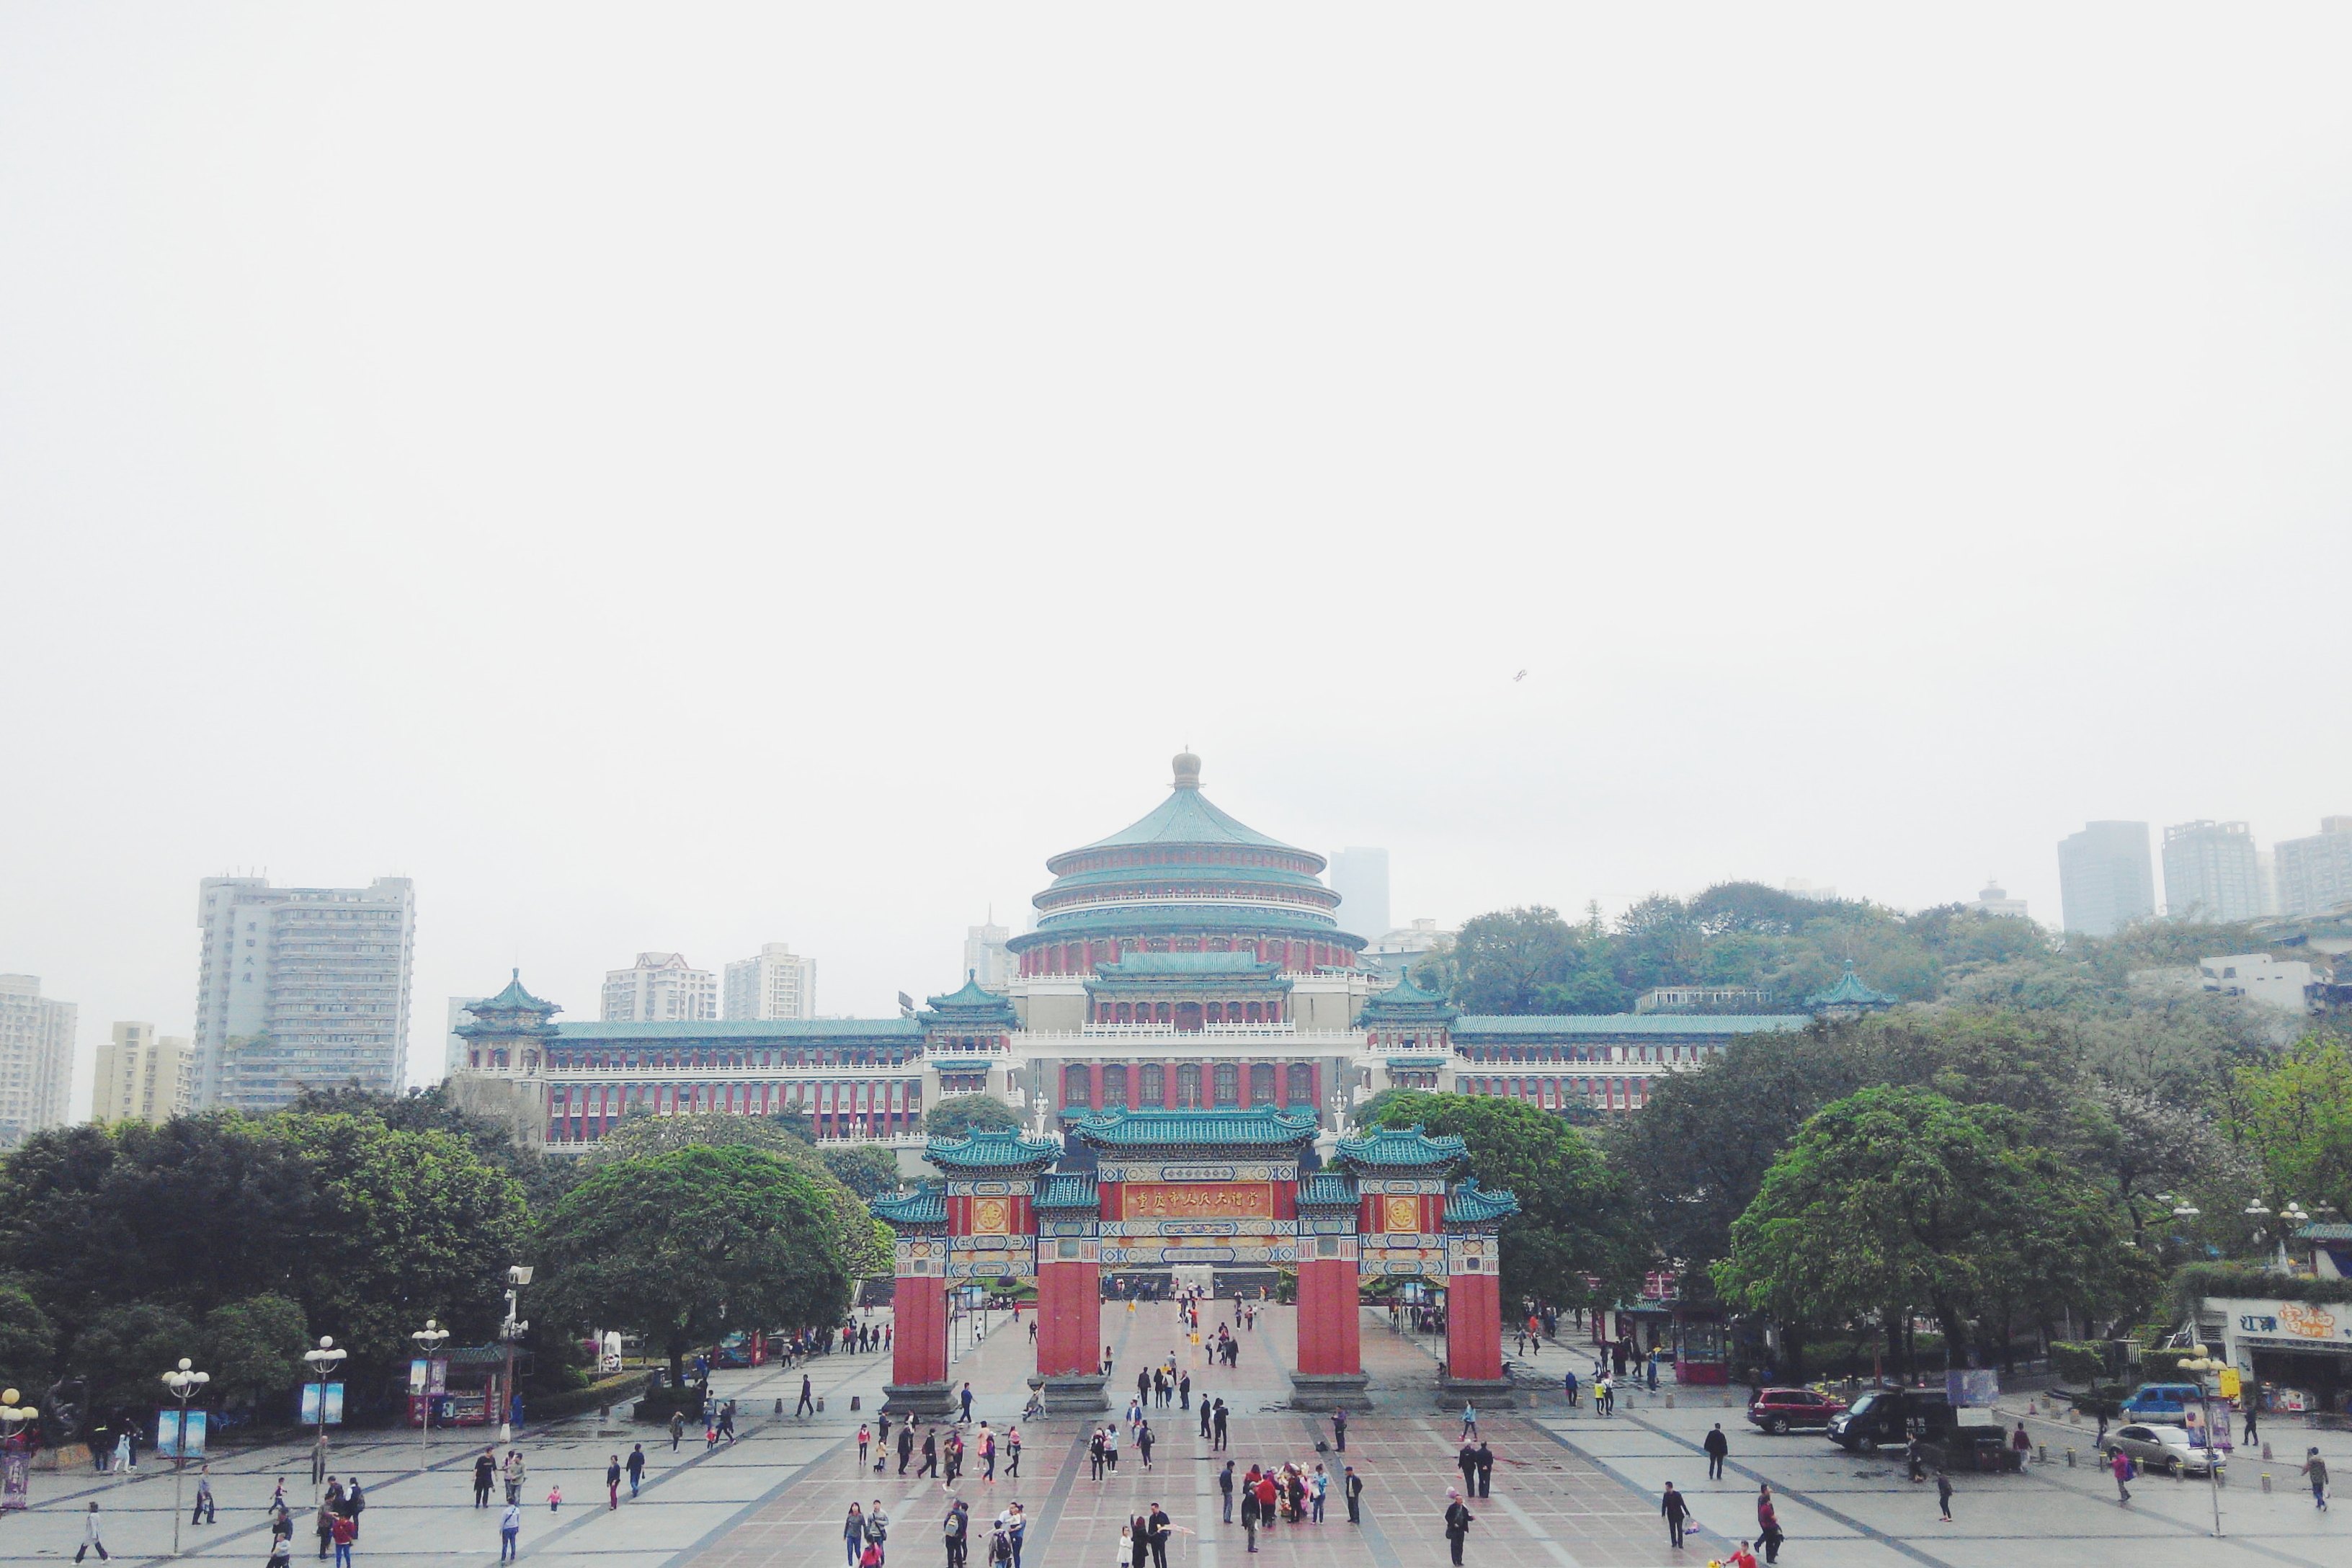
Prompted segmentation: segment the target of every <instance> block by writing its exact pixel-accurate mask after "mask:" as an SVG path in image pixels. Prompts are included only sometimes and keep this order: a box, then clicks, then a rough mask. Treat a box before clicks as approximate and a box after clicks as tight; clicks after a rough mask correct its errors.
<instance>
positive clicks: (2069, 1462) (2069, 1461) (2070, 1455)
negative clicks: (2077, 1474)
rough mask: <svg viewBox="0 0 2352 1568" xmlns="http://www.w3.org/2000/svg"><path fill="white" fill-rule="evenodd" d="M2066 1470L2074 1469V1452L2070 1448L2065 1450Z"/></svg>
mask: <svg viewBox="0 0 2352 1568" xmlns="http://www.w3.org/2000/svg"><path fill="white" fill-rule="evenodd" d="M2066 1468H2068V1469H2070V1470H2071V1469H2073V1468H2074V1449H2073V1448H2071V1447H2070V1448H2068V1449H2067V1450H2066Z"/></svg>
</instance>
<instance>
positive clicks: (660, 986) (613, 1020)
mask: <svg viewBox="0 0 2352 1568" xmlns="http://www.w3.org/2000/svg"><path fill="white" fill-rule="evenodd" d="M718 1016H719V977H718V976H717V975H714V974H712V973H710V971H709V970H708V969H697V968H695V967H694V965H692V964H690V963H687V961H686V954H684V953H682V952H641V953H639V954H637V962H636V963H635V964H634V965H632V966H631V967H629V968H627V969H608V970H606V971H605V972H604V1021H605V1022H606V1023H608V1024H665V1023H670V1022H674V1021H675V1022H685V1023H691V1022H694V1021H696V1020H698V1019H704V1018H716V1017H718Z"/></svg>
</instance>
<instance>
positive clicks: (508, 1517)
mask: <svg viewBox="0 0 2352 1568" xmlns="http://www.w3.org/2000/svg"><path fill="white" fill-rule="evenodd" d="M521 1535H522V1504H521V1503H520V1502H519V1501H518V1502H510V1503H509V1504H507V1510H506V1511H505V1512H504V1513H502V1514H500V1515H499V1562H501V1563H511V1562H513V1561H514V1560H515V1557H516V1555H517V1554H518V1552H519V1551H520V1548H519V1547H518V1546H517V1545H516V1542H517V1541H518V1540H520V1537H521Z"/></svg>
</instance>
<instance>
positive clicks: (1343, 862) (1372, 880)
mask: <svg viewBox="0 0 2352 1568" xmlns="http://www.w3.org/2000/svg"><path fill="white" fill-rule="evenodd" d="M1329 876H1330V879H1331V890H1332V891H1333V892H1335V893H1337V894H1339V910H1338V914H1339V926H1340V929H1341V930H1343V931H1354V932H1355V933H1356V934H1357V935H1358V936H1369V937H1377V936H1379V935H1380V934H1381V932H1383V931H1387V930H1388V929H1389V852H1388V851H1387V850H1385V849H1366V848H1362V847H1359V846H1356V845H1353V844H1351V845H1349V847H1347V848H1345V849H1342V850H1340V851H1339V853H1338V854H1337V855H1334V856H1332V857H1331V869H1330V873H1329Z"/></svg>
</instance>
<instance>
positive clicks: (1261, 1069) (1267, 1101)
mask: <svg viewBox="0 0 2352 1568" xmlns="http://www.w3.org/2000/svg"><path fill="white" fill-rule="evenodd" d="M1250 1103H1251V1104H1252V1105H1254V1106H1255V1105H1272V1104H1273V1103H1274V1064H1273V1063H1272V1062H1260V1063H1258V1064H1257V1065H1256V1066H1255V1067H1254V1068H1250Z"/></svg>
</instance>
